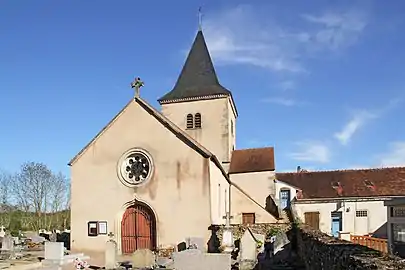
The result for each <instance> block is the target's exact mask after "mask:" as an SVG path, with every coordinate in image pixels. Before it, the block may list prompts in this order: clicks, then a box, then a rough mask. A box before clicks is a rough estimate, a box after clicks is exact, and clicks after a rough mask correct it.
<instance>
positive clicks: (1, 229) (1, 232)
mask: <svg viewBox="0 0 405 270" xmlns="http://www.w3.org/2000/svg"><path fill="white" fill-rule="evenodd" d="M4 229H5V227H4V226H1V227H0V237H4V236H6V231H5V230H4Z"/></svg>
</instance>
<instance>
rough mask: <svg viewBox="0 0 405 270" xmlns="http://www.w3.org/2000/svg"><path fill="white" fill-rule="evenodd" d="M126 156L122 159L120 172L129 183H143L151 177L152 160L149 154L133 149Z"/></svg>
mask: <svg viewBox="0 0 405 270" xmlns="http://www.w3.org/2000/svg"><path fill="white" fill-rule="evenodd" d="M124 157H125V158H124V159H121V166H120V173H121V176H122V178H123V180H124V181H125V182H126V183H127V184H131V185H137V184H141V183H143V182H145V181H146V180H147V179H148V178H149V177H150V174H151V172H152V162H151V159H150V158H149V156H148V155H146V154H145V153H143V152H140V151H133V152H131V153H129V155H126V156H124Z"/></svg>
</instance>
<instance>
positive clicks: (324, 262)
mask: <svg viewBox="0 0 405 270" xmlns="http://www.w3.org/2000/svg"><path fill="white" fill-rule="evenodd" d="M294 231H295V233H296V245H297V246H296V247H297V252H298V255H299V256H300V257H301V259H302V260H303V261H304V263H305V265H306V268H307V269H328V270H334V269H347V270H349V269H357V270H363V269H364V270H366V269H367V270H370V269H376V270H379V269H381V270H383V269H385V270H386V269H405V263H404V262H401V259H400V258H397V257H392V256H388V255H385V254H382V253H381V252H379V251H376V250H373V249H370V248H367V247H365V246H361V245H357V244H354V243H351V242H347V241H344V240H340V239H336V238H333V237H331V236H328V235H327V234H324V233H322V232H320V231H316V230H313V229H311V228H310V227H307V226H305V225H299V228H298V227H297V228H296V229H295V230H294Z"/></svg>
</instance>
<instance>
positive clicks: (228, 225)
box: [222, 190, 233, 228]
mask: <svg viewBox="0 0 405 270" xmlns="http://www.w3.org/2000/svg"><path fill="white" fill-rule="evenodd" d="M226 195H227V191H226V190H225V216H223V217H222V218H224V219H225V220H226V221H225V222H226V223H225V226H226V227H227V228H229V227H230V226H231V219H232V218H233V216H231V214H230V213H229V211H228V207H227V205H228V199H227V196H226Z"/></svg>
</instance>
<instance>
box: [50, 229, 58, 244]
mask: <svg viewBox="0 0 405 270" xmlns="http://www.w3.org/2000/svg"><path fill="white" fill-rule="evenodd" d="M57 237H58V236H57V234H56V231H55V230H53V231H52V233H51V234H50V235H49V241H51V242H56V240H57Z"/></svg>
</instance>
